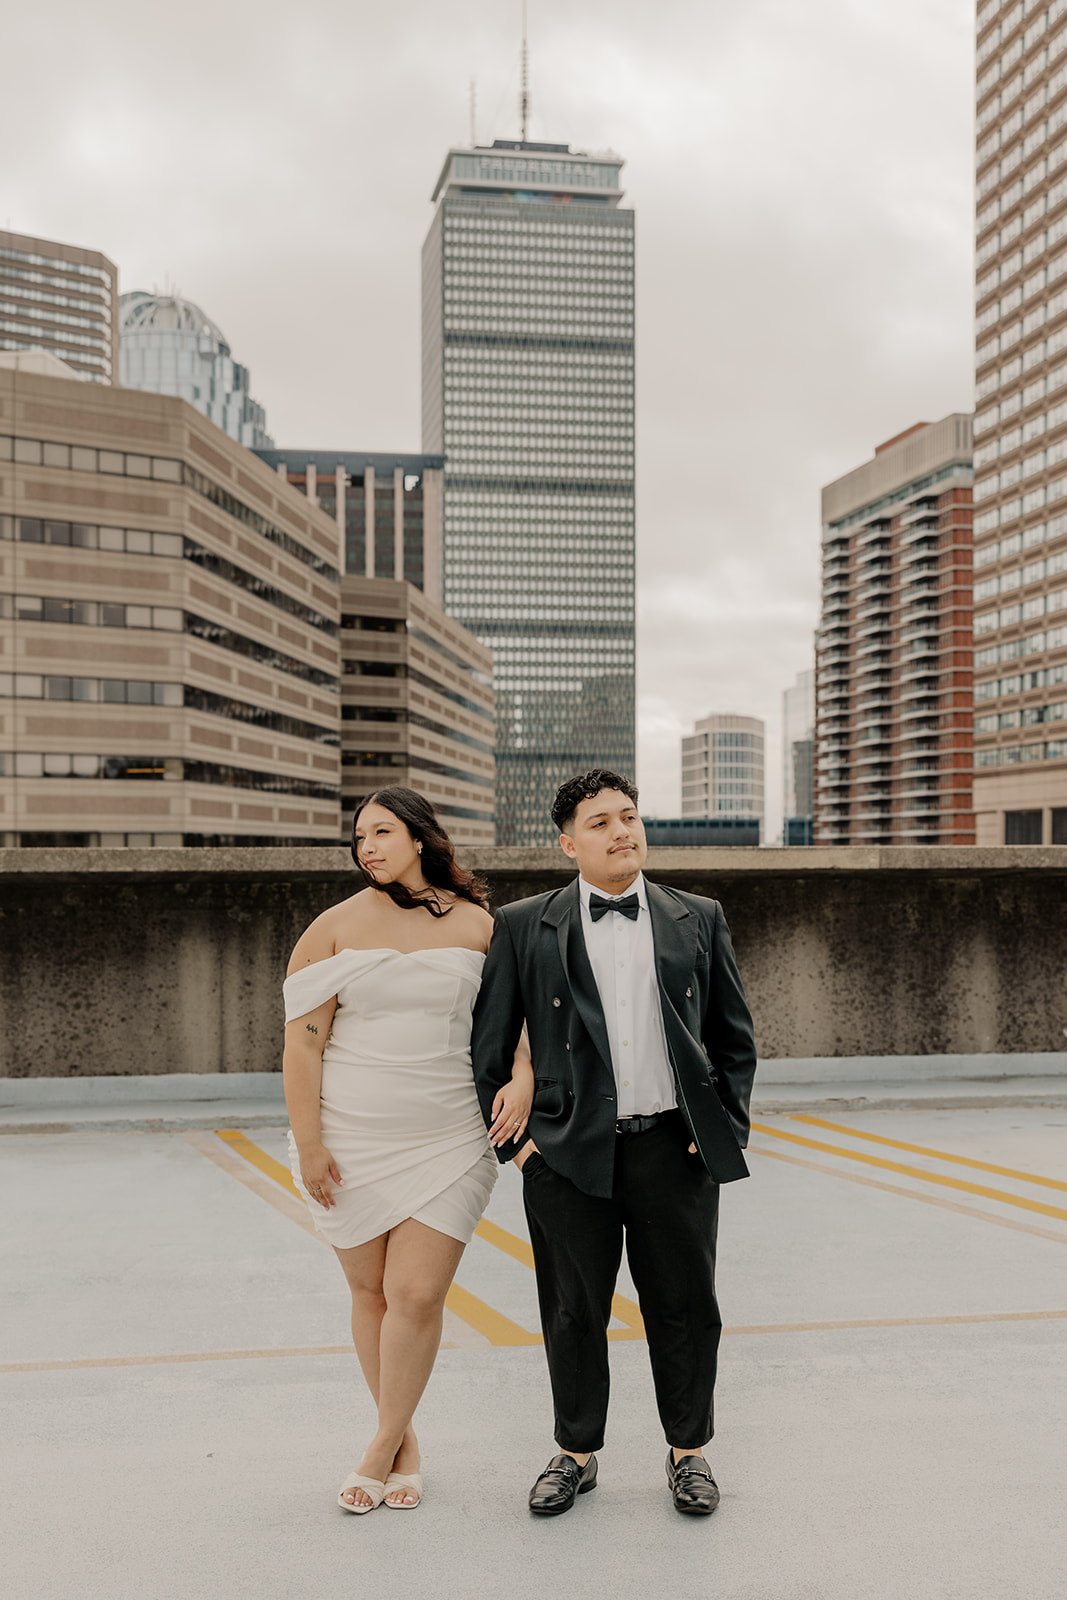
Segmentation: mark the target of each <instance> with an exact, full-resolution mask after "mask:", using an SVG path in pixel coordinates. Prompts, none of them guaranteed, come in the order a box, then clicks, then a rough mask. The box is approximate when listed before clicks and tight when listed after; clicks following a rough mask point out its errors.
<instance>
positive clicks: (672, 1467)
mask: <svg viewBox="0 0 1067 1600" xmlns="http://www.w3.org/2000/svg"><path fill="white" fill-rule="evenodd" d="M667 1482H668V1483H669V1484H670V1486H671V1495H672V1497H673V1499H674V1509H675V1511H684V1512H686V1513H687V1514H688V1515H689V1516H691V1517H710V1516H711V1513H712V1512H713V1511H714V1510H715V1507H716V1506H717V1505H718V1503H719V1486H718V1484H717V1483H716V1482H715V1479H714V1478H713V1477H712V1475H711V1468H710V1467H709V1466H708V1464H707V1462H706V1461H705V1460H704V1458H703V1456H683V1457H682V1459H681V1461H675V1459H674V1451H673V1450H668V1452H667Z"/></svg>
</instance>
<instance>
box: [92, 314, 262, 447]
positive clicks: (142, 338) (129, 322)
mask: <svg viewBox="0 0 1067 1600" xmlns="http://www.w3.org/2000/svg"><path fill="white" fill-rule="evenodd" d="M119 382H120V383H121V384H122V385H123V386H124V387H125V388H127V389H145V390H147V391H148V392H149V393H150V394H173V395H178V396H179V397H180V398H181V399H182V400H188V402H189V404H190V405H193V406H195V407H196V409H197V410H198V411H199V412H201V413H202V414H203V415H204V416H205V417H207V418H208V419H209V421H211V422H213V423H215V425H216V427H219V428H221V429H222V430H223V432H224V433H228V434H229V436H230V438H231V439H236V440H237V442H238V443H239V444H243V445H246V446H247V448H248V449H250V450H270V449H272V448H273V446H274V440H273V439H272V438H271V436H270V435H269V434H268V432H267V414H266V412H265V411H264V409H263V407H262V406H261V405H260V404H259V402H258V401H256V400H254V399H253V398H252V396H251V394H250V393H249V373H248V368H247V367H243V366H241V364H240V363H239V362H237V361H235V360H234V359H233V355H232V353H231V350H230V346H229V343H228V342H227V340H226V338H225V335H224V334H223V332H222V330H221V329H220V328H219V327H218V325H217V324H216V323H214V322H212V320H211V318H210V317H208V316H206V315H205V313H204V312H203V311H201V309H200V307H199V306H198V305H194V303H193V302H192V301H191V300H184V299H182V298H181V297H180V296H179V295H175V294H148V293H147V292H146V291H145V290H144V289H133V290H131V291H130V293H128V294H124V295H120V296H119Z"/></svg>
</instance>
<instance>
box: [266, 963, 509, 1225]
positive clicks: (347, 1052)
mask: <svg viewBox="0 0 1067 1600" xmlns="http://www.w3.org/2000/svg"><path fill="white" fill-rule="evenodd" d="M484 961H485V957H484V956H483V955H482V954H481V953H480V952H479V951H477V950H466V949H463V948H461V947H459V946H452V947H449V948H446V949H438V950H414V951H410V952H403V951H399V950H339V951H338V952H337V954H336V955H333V956H329V957H328V958H327V959H326V960H325V961H316V962H313V963H312V964H311V966H308V967H304V968H303V970H302V971H300V972H296V973H294V974H293V976H292V977H291V978H287V979H286V980H285V989H284V994H285V1020H286V1022H287V1023H288V1022H292V1021H294V1020H295V1018H297V1017H302V1016H306V1015H307V1013H308V1012H309V1011H314V1010H315V1008H316V1006H321V1005H322V1004H323V1002H324V1001H326V1000H329V999H330V998H331V997H332V996H333V995H336V996H337V1010H336V1011H335V1012H334V1017H333V1023H332V1025H331V1027H330V1036H329V1038H328V1039H327V1041H326V1047H325V1049H324V1050H323V1053H322V1142H323V1144H324V1145H325V1146H326V1148H327V1150H329V1152H330V1154H331V1155H332V1156H333V1158H334V1160H335V1161H336V1163H337V1166H338V1168H339V1170H340V1173H341V1177H342V1179H343V1180H344V1187H343V1188H341V1189H336V1188H335V1190H334V1198H335V1199H336V1201H337V1204H336V1206H333V1207H331V1208H330V1209H329V1210H327V1209H326V1208H325V1207H324V1206H320V1205H319V1204H318V1203H317V1202H316V1201H314V1200H312V1198H311V1196H310V1195H309V1194H308V1192H307V1190H306V1189H305V1188H304V1185H303V1183H302V1182H301V1180H300V1163H299V1160H298V1158H297V1152H296V1142H295V1140H294V1139H293V1135H292V1132H291V1131H290V1134H289V1161H290V1166H291V1167H292V1173H293V1182H294V1183H295V1184H296V1186H297V1188H298V1190H299V1191H300V1193H301V1194H302V1195H303V1197H304V1199H305V1200H306V1201H307V1203H308V1208H309V1210H310V1212H311V1215H312V1217H313V1218H314V1221H315V1227H316V1228H317V1230H318V1231H319V1233H320V1234H321V1235H322V1237H323V1238H324V1239H325V1240H326V1241H327V1243H328V1244H331V1245H336V1246H337V1247H338V1248H339V1249H350V1248H351V1247H352V1246H354V1245H360V1244H366V1243H367V1241H368V1240H370V1239H376V1238H377V1237H378V1236H379V1235H380V1234H383V1233H387V1232H388V1231H389V1229H390V1228H395V1227H397V1225H398V1224H399V1223H401V1222H404V1221H406V1220H407V1218H409V1217H413V1218H414V1219H415V1221H416V1222H422V1223H425V1224H426V1226H427V1227H429V1228H436V1230H437V1231H438V1232H439V1233H445V1234H448V1235H449V1236H450V1237H451V1238H453V1239H459V1240H461V1241H462V1242H463V1243H464V1244H466V1243H467V1242H468V1240H469V1239H470V1237H471V1234H472V1233H473V1232H474V1230H475V1228H476V1227H477V1225H478V1221H479V1219H480V1217H481V1215H482V1212H483V1211H484V1210H485V1208H486V1205H487V1204H488V1201H489V1196H490V1194H491V1193H492V1189H493V1184H494V1183H495V1182H496V1177H497V1160H496V1156H495V1155H494V1153H493V1150H492V1147H491V1146H490V1144H489V1139H488V1136H487V1134H486V1131H485V1123H484V1121H483V1120H482V1114H481V1111H480V1109H479V1106H478V1096H477V1094H476V1092H475V1088H474V1077H473V1074H472V1072H471V1051H470V1041H471V1012H472V1010H473V1008H474V1001H475V997H476V995H477V993H478V988H479V985H480V984H481V979H482V965H483V963H484Z"/></svg>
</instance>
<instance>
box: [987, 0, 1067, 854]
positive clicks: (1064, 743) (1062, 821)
mask: <svg viewBox="0 0 1067 1600" xmlns="http://www.w3.org/2000/svg"><path fill="white" fill-rule="evenodd" d="M977 73H978V82H977V101H978V133H977V139H978V150H977V218H976V240H977V287H976V304H977V311H976V315H977V322H976V335H977V353H976V378H977V388H976V406H975V410H976V416H975V419H974V436H975V453H974V468H975V486H974V500H975V520H974V566H975V573H974V577H975V587H974V605H975V617H974V632H975V641H974V642H975V657H974V674H975V691H974V692H975V725H974V731H975V775H974V808H975V813H976V823H977V837H978V843H979V844H1004V843H1007V844H1040V843H1041V842H1042V841H1044V842H1045V843H1049V842H1056V843H1067V0H1053V3H1052V4H1051V5H1040V6H1037V5H1034V4H1033V3H1030V4H1023V3H1021V0H1020V3H1016V4H1014V5H998V4H995V3H989V4H986V5H983V6H982V7H981V8H980V10H979V12H978V64H977Z"/></svg>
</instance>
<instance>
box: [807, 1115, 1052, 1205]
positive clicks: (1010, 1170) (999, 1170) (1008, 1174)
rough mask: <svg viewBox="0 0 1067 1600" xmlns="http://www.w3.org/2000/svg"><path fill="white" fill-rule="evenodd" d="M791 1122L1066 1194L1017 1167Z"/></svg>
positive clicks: (836, 1126) (816, 1122) (818, 1122)
mask: <svg viewBox="0 0 1067 1600" xmlns="http://www.w3.org/2000/svg"><path fill="white" fill-rule="evenodd" d="M789 1120H790V1121H791V1122H806V1123H808V1124H809V1126H810V1127H812V1128H828V1129H829V1130H830V1132H831V1133H843V1134H846V1135H847V1136H848V1138H850V1139H866V1140H868V1142H869V1143H871V1144H883V1145H888V1146H889V1147H890V1148H891V1149H893V1150H908V1151H910V1152H911V1154H912V1155H913V1156H930V1157H931V1158H932V1159H933V1160H935V1161H951V1162H952V1163H953V1164H954V1165H955V1166H958V1167H972V1168H974V1170H975V1171H977V1172H995V1173H996V1174H997V1176H998V1177H1000V1178H1018V1180H1019V1182H1020V1183H1033V1184H1037V1185H1039V1186H1040V1187H1041V1188H1043V1189H1061V1190H1062V1191H1063V1192H1064V1194H1067V1183H1064V1182H1063V1180H1062V1179H1060V1178H1039V1177H1038V1176H1037V1175H1036V1173H1033V1172H1019V1171H1017V1170H1016V1168H1015V1167H998V1166H995V1165H994V1164H993V1162H992V1161H979V1160H978V1159H977V1158H976V1157H974V1156H956V1155H950V1153H949V1152H948V1151H947V1150H931V1149H930V1148H929V1146H928V1145H925V1144H905V1142H904V1140H903V1139H887V1138H886V1136H885V1135H884V1134H881V1133H867V1132H866V1131H865V1130H864V1129H862V1128H846V1127H845V1126H844V1125H843V1124H842V1123H840V1122H826V1121H824V1120H823V1118H822V1117H802V1116H799V1115H798V1116H794V1117H790V1119H789Z"/></svg>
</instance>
